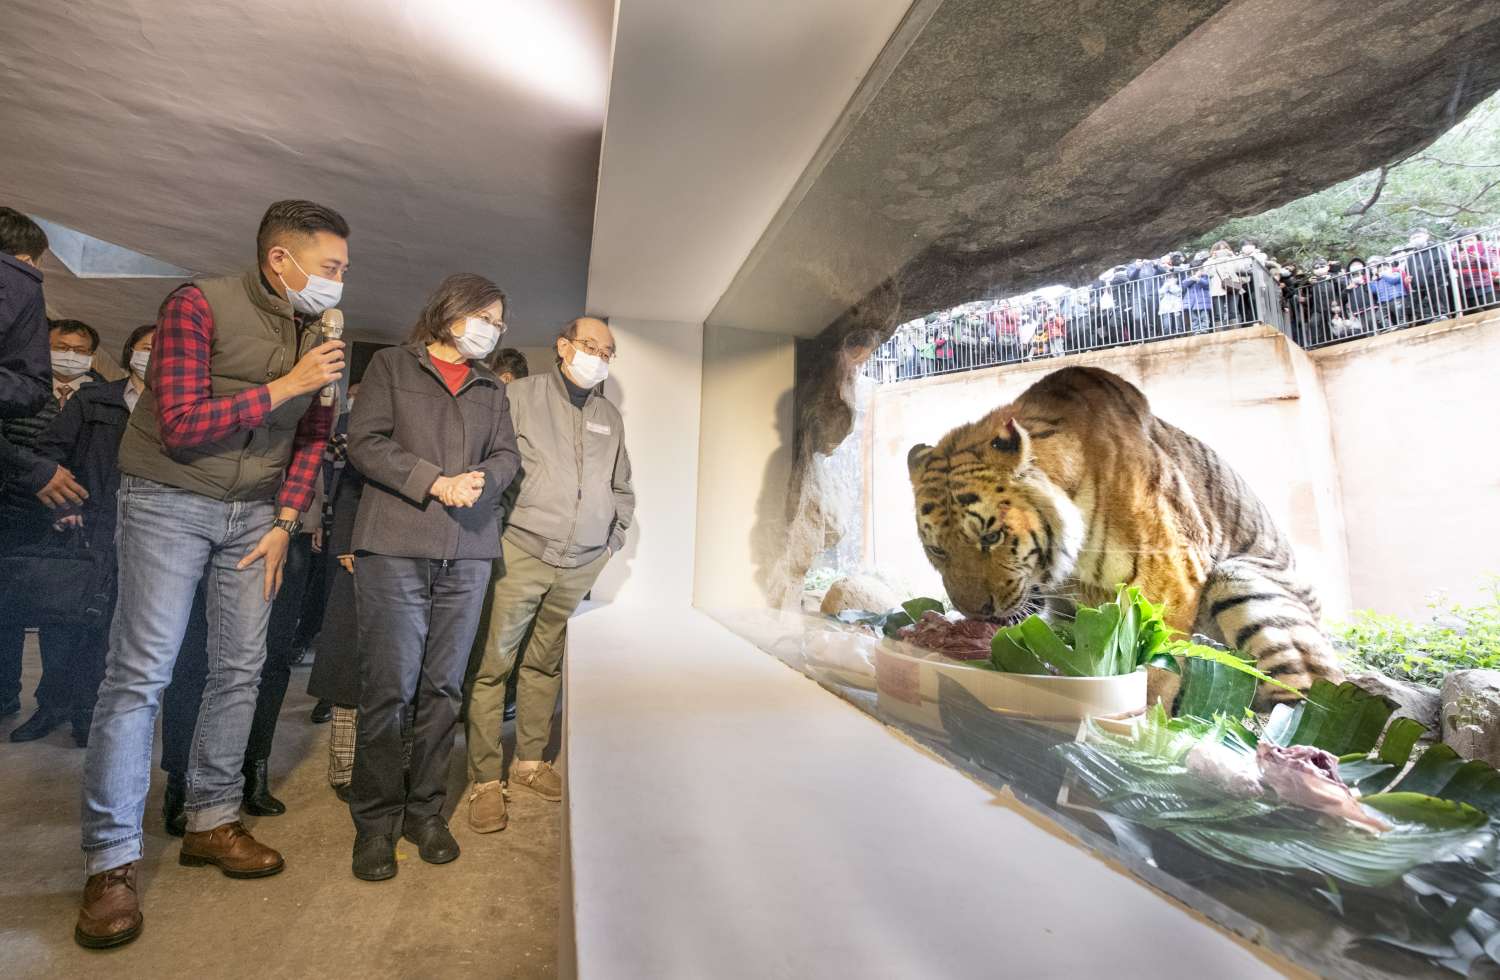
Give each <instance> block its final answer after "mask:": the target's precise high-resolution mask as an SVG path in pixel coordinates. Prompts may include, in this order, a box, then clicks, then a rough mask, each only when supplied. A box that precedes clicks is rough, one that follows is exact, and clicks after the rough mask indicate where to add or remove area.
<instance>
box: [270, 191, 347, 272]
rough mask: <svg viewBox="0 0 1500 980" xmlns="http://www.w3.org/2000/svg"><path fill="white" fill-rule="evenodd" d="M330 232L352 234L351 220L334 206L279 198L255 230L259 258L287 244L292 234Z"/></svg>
mask: <svg viewBox="0 0 1500 980" xmlns="http://www.w3.org/2000/svg"><path fill="white" fill-rule="evenodd" d="M319 231H326V232H329V233H331V234H334V235H337V236H339V237H340V238H348V237H349V222H347V221H345V220H344V216H343V215H341V214H339V213H338V212H337V211H335V210H334V209H333V208H325V207H324V206H323V205H321V204H314V203H313V202H312V201H277V202H276V203H275V204H273V205H271V206H270V207H268V208H266V213H265V215H264V216H263V217H262V218H261V219H260V228H259V230H257V231H256V233H255V258H256V260H257V261H261V262H264V261H265V258H266V254H267V253H268V252H270V251H271V249H272V247H273V246H276V245H285V244H286V240H287V239H288V238H289V237H292V236H297V237H299V238H306V237H307V236H309V235H311V234H313V233H314V232H319Z"/></svg>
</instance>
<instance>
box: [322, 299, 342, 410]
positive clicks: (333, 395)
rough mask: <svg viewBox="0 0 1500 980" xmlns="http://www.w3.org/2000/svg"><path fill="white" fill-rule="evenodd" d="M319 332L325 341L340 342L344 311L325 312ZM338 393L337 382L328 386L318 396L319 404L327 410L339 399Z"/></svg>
mask: <svg viewBox="0 0 1500 980" xmlns="http://www.w3.org/2000/svg"><path fill="white" fill-rule="evenodd" d="M318 330H319V331H320V332H321V333H322V335H323V340H325V341H327V340H338V339H339V338H340V337H342V336H343V335H344V311H343V310H337V309H335V310H324V311H323V318H322V319H321V320H319V321H318ZM338 393H339V385H338V382H337V381H335V382H334V383H333V384H330V385H326V386H325V387H324V388H323V390H322V391H321V392H320V393H319V394H318V404H319V405H322V406H324V407H325V408H326V407H328V406H330V405H332V404H333V403H334V400H335V399H337V398H338Z"/></svg>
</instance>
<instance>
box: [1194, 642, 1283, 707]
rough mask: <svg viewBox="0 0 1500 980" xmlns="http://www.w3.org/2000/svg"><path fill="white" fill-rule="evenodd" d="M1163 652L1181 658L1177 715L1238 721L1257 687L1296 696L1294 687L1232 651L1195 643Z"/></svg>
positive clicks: (1252, 699)
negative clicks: (1221, 716)
mask: <svg viewBox="0 0 1500 980" xmlns="http://www.w3.org/2000/svg"><path fill="white" fill-rule="evenodd" d="M1166 650H1167V652H1168V653H1171V654H1173V655H1174V656H1179V657H1182V658H1183V664H1182V670H1181V673H1182V700H1181V701H1180V702H1179V703H1178V708H1177V713H1178V714H1179V715H1194V716H1197V717H1199V718H1213V717H1214V716H1216V715H1227V716H1229V717H1235V718H1238V717H1240V716H1242V715H1244V713H1245V712H1246V711H1247V710H1249V708H1250V705H1251V703H1252V702H1253V701H1254V700H1255V691H1256V688H1257V687H1258V686H1259V685H1261V684H1270V685H1272V686H1274V687H1280V688H1285V689H1286V690H1288V691H1290V692H1291V693H1293V694H1298V695H1300V692H1299V691H1297V689H1296V688H1294V687H1290V686H1288V685H1287V684H1284V683H1282V682H1281V681H1278V680H1277V679H1276V678H1274V677H1272V676H1271V675H1269V674H1267V673H1265V672H1264V671H1262V670H1261V669H1260V668H1259V667H1256V666H1255V664H1254V662H1253V661H1251V659H1250V658H1249V657H1246V656H1243V655H1241V654H1238V653H1235V652H1234V651H1233V650H1228V649H1224V648H1221V647H1218V646H1209V645H1208V644H1207V643H1198V642H1195V643H1187V642H1177V643H1173V644H1169V645H1168V646H1167V647H1166Z"/></svg>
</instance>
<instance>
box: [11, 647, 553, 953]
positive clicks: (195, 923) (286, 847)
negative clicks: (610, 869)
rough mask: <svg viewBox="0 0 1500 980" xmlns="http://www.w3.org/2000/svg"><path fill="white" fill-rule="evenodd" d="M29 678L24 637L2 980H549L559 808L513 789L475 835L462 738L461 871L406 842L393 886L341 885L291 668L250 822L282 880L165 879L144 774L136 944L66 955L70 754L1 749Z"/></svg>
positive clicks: (323, 747)
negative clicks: (275, 809)
mask: <svg viewBox="0 0 1500 980" xmlns="http://www.w3.org/2000/svg"><path fill="white" fill-rule="evenodd" d="M39 670H40V668H39V666H38V662H37V656H36V641H35V638H34V637H33V638H28V642H27V652H26V670H25V677H24V688H23V691H24V693H23V695H22V699H21V700H22V710H21V714H20V715H18V716H12V717H9V718H5V719H0V835H3V838H4V840H5V842H6V845H7V846H6V853H7V854H8V855H9V856H8V857H7V858H6V859H5V861H4V864H3V866H0V976H4V977H7V978H17V980H19V978H30V977H63V976H86V975H97V974H98V973H101V972H102V971H106V970H108V971H110V972H111V973H114V974H115V975H119V976H127V977H150V978H153V980H156V978H170V977H250V976H254V977H257V978H272V977H303V976H316V975H322V976H329V977H341V976H369V977H424V978H425V977H431V976H437V975H440V976H444V977H465V976H484V977H527V978H529V977H552V976H556V974H557V935H558V875H559V866H560V862H559V828H560V808H559V807H558V806H557V805H556V804H552V803H547V802H545V801H543V800H541V799H538V798H537V797H535V796H533V795H531V794H530V793H527V792H526V791H524V790H518V791H516V792H515V793H514V794H513V799H512V801H511V810H510V815H511V819H510V827H509V828H508V829H506V830H505V831H503V832H501V833H498V834H491V835H483V836H482V835H478V834H475V833H473V832H471V831H470V830H469V829H468V826H467V824H466V823H465V821H464V819H463V816H464V811H463V809H462V806H461V802H462V801H461V793H462V789H463V785H464V773H463V738H462V736H461V735H460V737H459V742H458V747H457V749H456V750H455V751H454V753H453V770H452V775H451V778H450V780H449V807H450V809H451V808H453V807H459V810H458V813H457V815H456V817H455V818H454V819H453V821H452V825H453V833H454V836H455V837H456V838H457V839H458V842H459V846H460V847H461V848H462V851H463V853H462V855H461V856H460V857H459V859H458V860H457V861H456V862H454V863H452V864H448V865H442V866H437V867H435V866H432V865H427V864H423V863H422V861H421V859H419V858H418V857H417V853H416V848H415V847H414V846H413V845H411V844H409V843H406V842H405V841H402V842H401V843H400V845H399V846H398V848H397V858H398V861H399V864H398V867H399V868H400V873H399V874H397V876H396V877H395V879H394V880H391V881H386V882H373V883H372V882H362V881H359V880H357V879H355V878H354V877H353V876H352V875H351V874H350V873H349V857H350V848H351V846H352V844H353V840H354V831H353V827H352V825H351V824H350V822H349V814H348V810H347V808H346V807H345V806H344V805H343V804H342V803H340V802H339V801H338V799H337V798H336V797H335V796H334V795H333V793H332V791H331V790H329V789H328V785H327V779H326V776H327V768H326V767H327V758H328V756H327V751H328V750H327V745H328V742H327V739H328V726H327V725H313V724H311V723H310V722H309V721H308V712H309V711H310V710H311V709H312V704H313V701H312V699H311V698H309V697H308V696H307V694H306V688H307V669H306V667H305V666H304V667H298V668H295V669H294V671H293V674H292V683H291V687H290V689H289V690H288V693H287V698H286V704H285V705H284V707H283V709H282V714H281V723H280V726H279V727H278V730H277V734H276V750H275V754H274V757H273V759H272V789H273V792H274V793H275V794H276V796H277V797H278V798H279V799H281V800H282V802H284V803H285V804H286V805H287V812H286V814H285V815H283V816H280V817H262V818H258V819H257V818H254V817H251V818H248V819H247V821H246V822H247V824H249V825H250V826H252V827H253V829H254V831H255V834H256V836H257V837H260V838H262V839H263V840H265V841H266V843H268V844H270V845H272V846H273V847H276V848H277V849H279V850H280V851H281V852H282V853H283V854H284V855H285V856H286V863H287V867H286V870H285V871H283V872H282V873H281V874H279V875H277V876H275V877H273V878H266V879H262V880H259V881H236V880H231V879H229V878H225V877H224V876H223V875H221V874H220V873H219V872H218V871H217V870H214V869H212V868H184V867H181V866H179V865H178V863H177V850H178V842H177V840H176V839H175V838H172V837H169V836H167V834H166V832H165V831H164V830H163V829H162V823H161V791H162V783H163V777H162V774H161V772H160V770H153V776H152V792H151V797H150V799H149V800H148V802H147V805H146V826H145V831H146V855H145V859H144V861H143V863H142V867H141V887H142V903H143V910H144V912H145V916H146V925H145V930H144V932H143V933H142V935H141V937H140V938H139V939H137V940H136V941H135V942H134V943H132V944H130V945H129V946H126V947H124V948H122V949H118V950H112V951H105V952H89V951H87V950H83V949H81V948H79V947H78V946H76V945H75V944H74V943H73V938H72V932H73V922H74V917H75V915H76V912H77V902H78V899H79V895H80V892H81V888H82V885H83V877H82V855H81V852H80V851H79V849H78V782H79V778H80V773H81V771H82V763H83V750H81V749H78V748H75V747H74V745H73V739H72V735H71V733H70V731H69V729H68V727H67V726H66V725H64V726H63V727H62V728H60V729H58V730H56V731H54V732H53V733H52V734H51V735H49V736H48V737H47V738H45V739H43V740H41V741H37V742H29V743H26V744H24V745H15V744H12V743H11V742H10V741H9V739H8V738H6V737H5V736H8V735H9V732H10V730H11V729H12V728H14V727H15V726H16V725H18V724H20V723H21V722H22V721H24V720H25V719H26V718H28V717H30V714H31V711H32V710H33V709H34V707H35V704H34V702H33V701H32V700H31V692H32V690H33V688H34V687H35V684H36V677H37V674H38V673H39ZM506 735H507V740H509V738H510V735H511V733H510V726H507V730H506ZM159 744H160V740H159V739H158V747H159ZM509 747H510V745H509V741H508V743H507V749H509Z"/></svg>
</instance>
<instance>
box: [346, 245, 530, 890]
mask: <svg viewBox="0 0 1500 980" xmlns="http://www.w3.org/2000/svg"><path fill="white" fill-rule="evenodd" d="M504 312H505V294H504V292H502V291H501V290H500V288H499V287H498V286H496V285H495V284H494V283H492V282H490V281H489V280H487V279H485V278H483V277H481V276H476V275H471V274H460V275H455V276H449V277H448V278H447V279H444V280H443V282H442V283H441V284H440V285H439V286H438V288H437V291H436V292H434V293H433V295H432V296H431V297H430V298H429V299H428V301H427V305H426V306H425V307H424V308H423V310H422V313H421V315H420V316H419V317H418V319H417V324H416V326H415V327H414V328H413V329H412V335H411V338H410V339H409V341H408V342H407V343H406V344H404V345H402V346H400V347H388V348H386V349H384V350H382V351H380V352H378V353H377V354H375V356H374V357H373V358H371V359H370V365H369V367H367V368H366V369H365V373H364V377H363V378H362V379H361V381H360V391H359V398H358V399H357V401H356V402H355V405H354V410H353V412H352V413H351V414H350V418H349V461H350V462H351V463H353V464H354V466H355V467H356V468H358V470H359V471H360V473H362V474H363V475H364V478H365V488H364V493H363V496H362V497H361V498H360V503H359V513H358V515H357V516H356V518H355V524H354V542H353V548H354V555H355V557H354V590H355V602H356V606H357V611H358V617H359V652H358V657H359V665H360V690H359V723H358V731H357V735H356V741H355V750H354V777H353V781H352V783H351V784H350V789H349V793H350V797H349V810H350V815H351V816H352V817H353V819H354V826H355V840H354V854H353V861H352V866H353V871H354V875H355V877H357V878H361V879H364V880H366V881H379V880H383V879H386V878H390V877H393V876H394V875H395V874H396V853H395V851H396V848H395V838H396V834H397V833H399V834H400V835H401V836H403V837H405V838H406V839H407V840H410V841H412V842H413V843H415V844H416V845H417V849H418V854H419V856H420V857H421V858H422V860H424V861H426V862H428V863H429V864H445V863H447V862H449V861H452V860H454V859H455V858H457V857H458V844H457V842H456V841H455V840H454V839H453V835H452V834H451V833H449V831H448V826H447V823H446V822H445V821H444V819H443V815H442V809H443V804H444V802H445V800H446V795H447V778H448V757H449V755H450V754H451V753H452V750H453V743H454V739H455V736H456V734H457V729H458V716H459V707H460V704H461V701H462V687H463V680H464V671H465V668H466V667H467V665H468V658H469V651H470V649H471V648H472V646H473V643H474V636H475V633H476V631H477V630H478V627H479V617H480V611H481V609H482V607H483V604H484V596H485V592H486V591H487V587H488V585H489V581H490V570H491V565H492V562H493V560H494V559H495V558H496V557H497V556H499V554H500V528H499V506H498V505H499V500H500V495H501V493H502V492H503V491H504V490H505V488H506V487H508V486H509V485H510V482H511V480H512V479H513V478H514V477H515V475H516V471H517V470H518V469H519V468H520V462H521V456H520V452H519V451H518V449H517V448H516V434H515V429H514V428H513V427H512V425H511V418H510V408H509V404H508V402H507V400H506V395H505V386H504V385H502V384H501V383H500V381H499V379H497V378H496V377H495V375H494V372H492V371H491V370H490V369H489V368H488V367H486V366H485V364H484V358H485V357H486V356H487V355H488V354H489V353H490V352H491V351H492V350H493V349H494V347H495V343H496V341H497V340H498V339H499V337H500V335H501V334H502V333H503V332H504V330H505V325H504V321H503V319H502V317H503V315H504ZM407 710H410V711H411V718H412V724H411V754H410V766H409V771H408V772H407V773H406V774H405V775H403V769H405V768H406V767H404V766H403V764H402V763H403V755H404V751H403V738H402V728H403V724H402V722H403V717H404V716H405V714H406V712H407Z"/></svg>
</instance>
